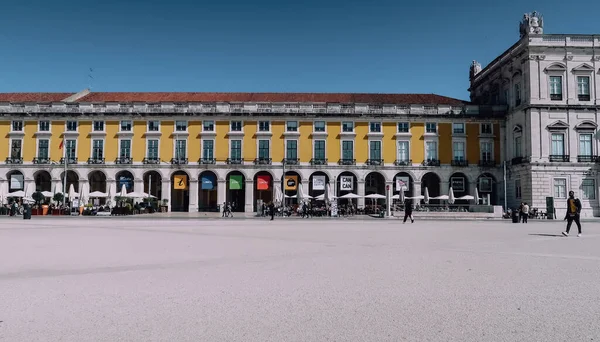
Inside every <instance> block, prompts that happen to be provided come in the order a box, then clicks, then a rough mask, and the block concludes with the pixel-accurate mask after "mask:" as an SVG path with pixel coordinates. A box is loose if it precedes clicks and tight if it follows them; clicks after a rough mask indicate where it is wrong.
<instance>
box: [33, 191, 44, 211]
mask: <svg viewBox="0 0 600 342" xmlns="http://www.w3.org/2000/svg"><path fill="white" fill-rule="evenodd" d="M31 198H33V200H34V201H35V205H34V206H33V208H32V210H31V215H43V212H42V208H41V204H42V202H43V201H44V200H45V199H46V198H45V197H44V194H42V193H41V191H36V192H34V193H33V194H32V195H31Z"/></svg>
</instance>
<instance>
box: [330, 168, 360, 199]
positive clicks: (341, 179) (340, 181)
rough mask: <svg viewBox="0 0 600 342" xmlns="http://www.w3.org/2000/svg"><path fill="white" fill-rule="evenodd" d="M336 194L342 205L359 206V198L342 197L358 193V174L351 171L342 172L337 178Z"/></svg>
mask: <svg viewBox="0 0 600 342" xmlns="http://www.w3.org/2000/svg"><path fill="white" fill-rule="evenodd" d="M335 188H336V196H337V197H338V203H339V204H340V205H349V204H353V205H354V206H355V207H356V206H357V203H358V201H357V199H356V198H354V199H348V198H340V197H342V196H344V195H347V194H351V193H352V194H356V193H357V192H358V179H357V177H356V175H355V174H354V173H352V172H349V171H344V172H342V173H340V175H339V176H338V177H337V180H336V187H335Z"/></svg>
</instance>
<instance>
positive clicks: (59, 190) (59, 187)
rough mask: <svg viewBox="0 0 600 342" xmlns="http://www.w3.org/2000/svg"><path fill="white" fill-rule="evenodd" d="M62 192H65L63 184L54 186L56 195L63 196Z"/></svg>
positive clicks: (59, 183)
mask: <svg viewBox="0 0 600 342" xmlns="http://www.w3.org/2000/svg"><path fill="white" fill-rule="evenodd" d="M62 192H63V185H62V182H58V183H56V185H55V186H54V194H62Z"/></svg>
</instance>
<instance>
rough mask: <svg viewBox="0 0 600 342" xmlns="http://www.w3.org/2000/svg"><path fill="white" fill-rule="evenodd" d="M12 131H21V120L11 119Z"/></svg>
mask: <svg viewBox="0 0 600 342" xmlns="http://www.w3.org/2000/svg"><path fill="white" fill-rule="evenodd" d="M12 131H13V132H23V121H21V120H13V122H12Z"/></svg>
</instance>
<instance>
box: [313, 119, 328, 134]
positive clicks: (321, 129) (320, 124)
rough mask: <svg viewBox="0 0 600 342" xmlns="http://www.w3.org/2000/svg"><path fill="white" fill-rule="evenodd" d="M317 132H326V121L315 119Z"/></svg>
mask: <svg viewBox="0 0 600 342" xmlns="http://www.w3.org/2000/svg"><path fill="white" fill-rule="evenodd" d="M314 130H315V132H325V121H315V127H314Z"/></svg>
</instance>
